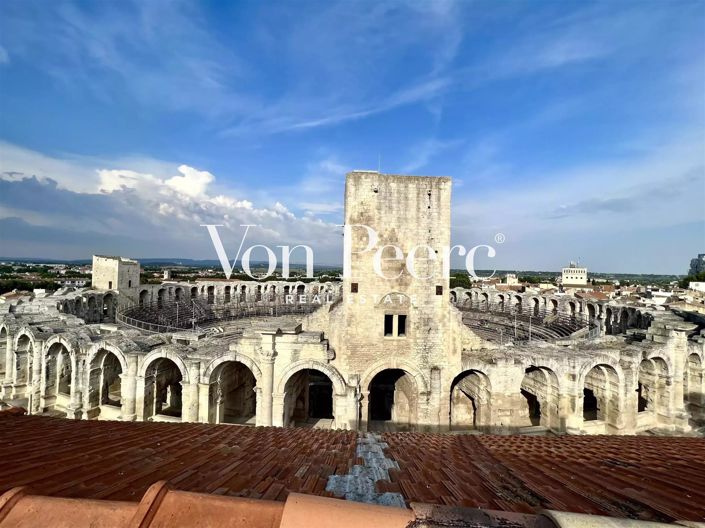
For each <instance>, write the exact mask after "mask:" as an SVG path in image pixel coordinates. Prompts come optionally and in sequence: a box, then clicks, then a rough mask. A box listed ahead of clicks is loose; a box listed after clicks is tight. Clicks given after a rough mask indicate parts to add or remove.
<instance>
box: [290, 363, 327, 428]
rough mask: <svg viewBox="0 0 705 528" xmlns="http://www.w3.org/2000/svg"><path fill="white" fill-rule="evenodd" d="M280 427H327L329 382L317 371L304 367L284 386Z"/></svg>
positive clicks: (324, 375)
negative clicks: (282, 419) (281, 423)
mask: <svg viewBox="0 0 705 528" xmlns="http://www.w3.org/2000/svg"><path fill="white" fill-rule="evenodd" d="M284 392H285V397H284V426H285V427H287V426H297V427H313V428H317V429H329V428H330V427H331V425H332V424H333V419H334V417H333V382H332V381H331V379H330V378H329V377H328V376H327V375H326V374H324V373H323V372H321V371H320V370H314V369H304V370H300V371H298V372H297V373H295V374H294V375H292V376H291V377H290V378H289V379H288V380H287V382H286V385H285V389H284Z"/></svg>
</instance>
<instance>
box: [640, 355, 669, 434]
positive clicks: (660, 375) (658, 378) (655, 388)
mask: <svg viewBox="0 0 705 528" xmlns="http://www.w3.org/2000/svg"><path fill="white" fill-rule="evenodd" d="M670 385H671V382H670V378H669V375H668V365H667V364H666V362H665V361H664V360H663V359H662V358H658V357H657V358H652V359H645V360H643V361H642V362H641V364H640V365H639V382H638V385H637V392H638V397H637V399H638V404H637V405H638V408H637V411H638V412H641V413H654V418H655V420H656V422H657V421H658V414H667V413H668V410H669V409H670ZM653 425H656V423H654V424H653Z"/></svg>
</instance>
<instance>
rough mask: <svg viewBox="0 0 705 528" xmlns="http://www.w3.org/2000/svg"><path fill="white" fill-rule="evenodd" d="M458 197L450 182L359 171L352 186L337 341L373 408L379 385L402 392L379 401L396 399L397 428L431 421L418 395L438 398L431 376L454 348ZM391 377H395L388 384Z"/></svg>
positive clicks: (348, 188) (347, 190)
mask: <svg viewBox="0 0 705 528" xmlns="http://www.w3.org/2000/svg"><path fill="white" fill-rule="evenodd" d="M450 197H451V179H450V178H437V177H417V176H397V175H387V174H380V173H378V172H370V171H354V172H351V173H349V174H348V175H347V178H346V182H345V224H346V231H345V233H346V237H348V240H346V243H345V246H346V249H349V250H350V251H349V252H348V256H349V258H348V257H346V258H348V262H349V264H348V266H347V269H346V271H347V272H348V276H345V277H344V279H343V303H342V306H341V307H340V308H339V310H336V311H337V312H338V314H337V317H336V321H335V323H334V324H336V326H337V327H338V328H339V329H340V330H339V332H340V334H339V338H338V339H336V341H337V342H338V346H339V347H340V348H342V349H344V353H343V354H341V355H340V357H341V358H342V360H343V361H345V362H348V363H349V364H348V365H346V367H347V369H348V370H349V371H350V372H357V373H359V376H360V390H361V392H362V394H363V396H365V397H367V398H368V399H370V400H371V401H372V404H373V405H374V403H375V402H374V399H375V394H374V391H373V393H372V394H370V390H371V389H370V387H371V385H372V381H373V379H377V381H378V382H379V383H381V384H382V385H380V386H383V385H384V384H385V383H386V384H387V385H388V386H390V387H391V386H392V385H393V386H394V387H395V391H394V394H393V395H392V394H386V395H379V396H377V399H378V400H379V399H380V398H388V399H391V398H393V400H394V409H393V411H392V413H393V415H394V416H392V417H391V418H387V419H392V420H393V421H395V422H396V423H400V422H404V421H405V419H406V418H405V416H407V415H408V416H422V415H423V414H424V409H422V408H421V407H423V405H424V404H423V403H422V402H421V401H416V395H417V394H419V393H422V394H424V391H428V390H430V387H429V386H428V381H427V380H428V374H427V373H428V372H429V371H431V370H432V368H433V366H434V365H436V364H438V363H440V362H443V358H444V357H445V355H446V348H447V347H448V344H449V342H450V339H449V338H448V337H449V336H448V332H449V317H450V313H449V299H448V295H449V292H448V286H449V280H448V278H447V277H446V276H444V269H443V268H444V264H443V256H444V251H445V250H446V249H445V248H448V247H449V245H450ZM360 226H367V227H369V228H371V229H372V230H374V232H375V233H376V235H377V237H378V238H377V240H376V242H375V241H374V240H373V241H372V242H373V243H372V244H371V243H370V242H371V235H370V232H369V230H368V229H367V228H366V227H360ZM397 248H398V249H397ZM414 248H416V249H414ZM378 252H381V253H379V255H378V257H377V258H379V263H380V266H379V268H378V269H377V270H375V264H374V261H375V255H376V254H377V253H378ZM410 254H412V259H413V264H412V263H411V262H409V260H408V259H409V255H410ZM414 256H415V258H413V257H414ZM412 270H413V271H414V273H415V275H416V277H414V275H413V274H412V273H411V272H412ZM412 365H414V366H415V367H412ZM383 370H384V371H389V372H390V373H389V375H388V379H386V378H385V379H386V381H385V379H382V378H383V377H384V376H385V375H386V374H385V373H384V372H382V371H383ZM392 371H395V372H392ZM421 372H423V373H424V374H423V375H422V374H421ZM416 373H419V374H418V376H415V374H416ZM379 376H382V378H379ZM380 380H381V381H380ZM422 380H423V382H422ZM379 383H378V384H379ZM405 388H407V389H408V390H406V391H405ZM404 392H406V393H408V398H405V397H404ZM412 395H413V396H412ZM422 399H423V398H422ZM407 400H408V401H407ZM411 400H414V401H411ZM363 408H365V405H364V404H363ZM365 414H366V412H365V411H364V410H363V412H362V415H363V416H362V421H363V422H364V421H365ZM372 414H374V413H372ZM371 419H374V417H373V418H371ZM434 421H435V420H434Z"/></svg>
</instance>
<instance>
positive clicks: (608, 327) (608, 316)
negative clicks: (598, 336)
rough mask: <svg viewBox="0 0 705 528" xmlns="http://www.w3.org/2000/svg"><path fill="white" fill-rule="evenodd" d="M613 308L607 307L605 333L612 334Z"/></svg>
mask: <svg viewBox="0 0 705 528" xmlns="http://www.w3.org/2000/svg"><path fill="white" fill-rule="evenodd" d="M612 322H613V321H612V308H605V333H606V334H607V335H612Z"/></svg>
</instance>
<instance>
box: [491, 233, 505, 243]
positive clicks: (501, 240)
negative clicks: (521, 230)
mask: <svg viewBox="0 0 705 528" xmlns="http://www.w3.org/2000/svg"><path fill="white" fill-rule="evenodd" d="M505 240H507V237H506V236H504V233H497V234H496V235H495V236H494V241H495V242H497V244H504V241H505Z"/></svg>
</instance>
